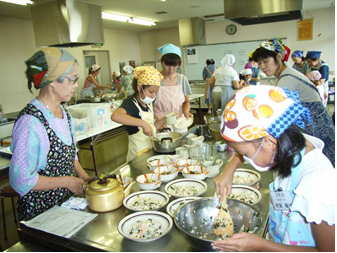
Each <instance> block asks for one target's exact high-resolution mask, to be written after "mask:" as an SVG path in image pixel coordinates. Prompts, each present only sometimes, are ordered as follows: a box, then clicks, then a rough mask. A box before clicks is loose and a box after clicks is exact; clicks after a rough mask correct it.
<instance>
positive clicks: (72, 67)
mask: <svg viewBox="0 0 337 253" xmlns="http://www.w3.org/2000/svg"><path fill="white" fill-rule="evenodd" d="M75 64H78V61H77V60H75V61H74V63H73V64H71V65H70V66H69V67H68V69H67V70H66V71H65V72H64V73H63V74H62V75H60V76H59V77H58V78H57V79H56V82H58V83H63V82H64V79H65V78H66V76H68V75H69V74H70V73H71V72H73V70H74V68H75Z"/></svg>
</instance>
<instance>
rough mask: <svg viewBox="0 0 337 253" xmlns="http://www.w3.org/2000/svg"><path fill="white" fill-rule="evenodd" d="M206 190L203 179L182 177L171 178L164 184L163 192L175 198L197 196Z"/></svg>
mask: <svg viewBox="0 0 337 253" xmlns="http://www.w3.org/2000/svg"><path fill="white" fill-rule="evenodd" d="M206 191H207V184H206V183H205V182H204V181H201V180H196V179H190V178H183V179H178V180H173V181H171V182H169V183H167V184H166V185H165V192H166V193H167V194H169V195H171V196H173V197H175V198H182V197H198V196H200V195H202V194H204V193H205V192H206Z"/></svg>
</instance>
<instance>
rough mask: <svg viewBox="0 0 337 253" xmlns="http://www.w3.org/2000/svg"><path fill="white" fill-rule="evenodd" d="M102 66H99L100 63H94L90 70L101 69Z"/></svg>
mask: <svg viewBox="0 0 337 253" xmlns="http://www.w3.org/2000/svg"><path fill="white" fill-rule="evenodd" d="M100 68H101V67H100V66H99V65H97V64H94V65H92V66H91V67H90V69H89V70H90V72H91V73H92V72H95V71H97V70H99V69H100Z"/></svg>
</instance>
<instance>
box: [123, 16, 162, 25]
mask: <svg viewBox="0 0 337 253" xmlns="http://www.w3.org/2000/svg"><path fill="white" fill-rule="evenodd" d="M128 22H129V23H133V24H137V25H147V26H152V25H153V26H155V25H156V23H155V22H152V21H147V20H143V19H139V18H130V20H129V21H128Z"/></svg>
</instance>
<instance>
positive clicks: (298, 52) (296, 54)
mask: <svg viewBox="0 0 337 253" xmlns="http://www.w3.org/2000/svg"><path fill="white" fill-rule="evenodd" d="M294 57H303V51H300V50H296V51H294V52H293V53H292V55H291V58H294Z"/></svg>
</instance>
